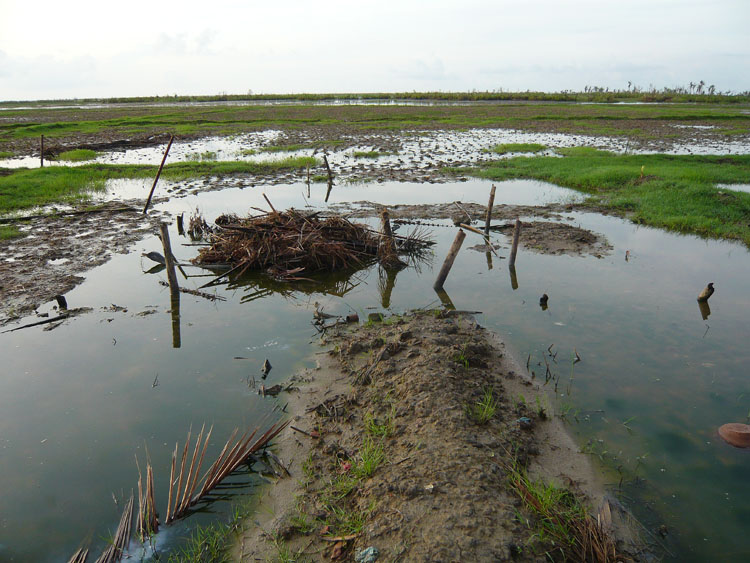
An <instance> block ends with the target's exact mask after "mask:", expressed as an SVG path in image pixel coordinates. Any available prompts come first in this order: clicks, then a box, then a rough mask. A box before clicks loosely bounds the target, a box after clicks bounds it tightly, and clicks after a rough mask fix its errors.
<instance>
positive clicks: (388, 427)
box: [365, 405, 396, 439]
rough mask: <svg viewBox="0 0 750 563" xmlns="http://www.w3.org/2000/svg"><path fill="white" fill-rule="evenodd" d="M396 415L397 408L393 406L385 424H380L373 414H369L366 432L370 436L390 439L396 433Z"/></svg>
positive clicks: (366, 419) (366, 416) (366, 418)
mask: <svg viewBox="0 0 750 563" xmlns="http://www.w3.org/2000/svg"><path fill="white" fill-rule="evenodd" d="M395 413H396V406H395V405H391V411H390V412H389V413H388V416H387V417H386V420H385V422H383V423H378V421H377V419H376V418H375V417H374V416H373V415H372V413H369V412H368V413H367V414H366V415H365V430H366V431H367V433H368V434H369V435H370V436H374V437H376V438H381V439H386V438H389V437H390V436H391V435H393V431H394V426H393V417H394V416H395Z"/></svg>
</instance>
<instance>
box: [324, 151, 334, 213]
mask: <svg viewBox="0 0 750 563" xmlns="http://www.w3.org/2000/svg"><path fill="white" fill-rule="evenodd" d="M323 162H324V163H325V165H326V170H327V171H328V191H327V192H326V203H328V196H329V195H331V190H332V189H333V172H331V166H330V165H329V164H328V155H325V154H324V155H323Z"/></svg>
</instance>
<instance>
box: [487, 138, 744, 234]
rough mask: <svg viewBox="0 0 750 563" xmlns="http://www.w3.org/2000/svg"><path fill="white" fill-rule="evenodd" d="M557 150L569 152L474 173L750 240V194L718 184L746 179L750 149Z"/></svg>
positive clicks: (668, 225)
mask: <svg viewBox="0 0 750 563" xmlns="http://www.w3.org/2000/svg"><path fill="white" fill-rule="evenodd" d="M558 152H560V153H561V154H564V155H565V156H564V158H557V157H546V156H539V157H530V158H529V157H517V158H510V159H507V160H500V161H495V162H492V163H489V164H487V165H485V166H484V167H482V168H479V169H475V170H474V173H475V174H476V175H477V176H480V177H484V178H490V179H493V180H507V179H512V178H533V179H537V180H544V181H547V182H551V183H553V184H557V185H559V186H565V187H568V188H573V189H575V190H578V191H581V192H585V193H587V194H589V195H590V197H589V198H588V199H587V200H586V204H588V205H591V206H592V207H597V208H604V209H607V210H610V211H613V212H615V213H617V214H620V215H622V216H626V217H628V218H630V219H631V220H633V221H634V222H636V223H642V224H645V225H651V226H654V227H661V228H664V229H668V230H671V231H676V232H680V233H690V234H696V235H700V236H705V237H713V238H724V239H734V240H740V241H742V242H744V243H745V244H746V245H750V221H749V220H748V219H749V218H750V194H747V193H742V192H735V191H731V190H724V189H718V188H716V187H715V186H716V184H719V183H722V184H733V183H747V178H749V177H750V155H731V156H691V155H663V154H652V155H614V154H611V153H607V152H604V151H596V150H595V149H590V148H586V147H576V148H572V149H559V150H558Z"/></svg>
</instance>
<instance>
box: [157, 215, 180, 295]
mask: <svg viewBox="0 0 750 563" xmlns="http://www.w3.org/2000/svg"><path fill="white" fill-rule="evenodd" d="M159 231H160V233H161V244H162V246H163V247H164V262H165V263H166V266H167V279H168V280H169V289H175V290H177V291H179V290H180V286H179V285H177V274H176V273H175V270H174V257H173V256H172V245H171V244H170V242H169V223H162V224H161V225H160V226H159Z"/></svg>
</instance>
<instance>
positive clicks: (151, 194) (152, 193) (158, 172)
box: [143, 135, 174, 214]
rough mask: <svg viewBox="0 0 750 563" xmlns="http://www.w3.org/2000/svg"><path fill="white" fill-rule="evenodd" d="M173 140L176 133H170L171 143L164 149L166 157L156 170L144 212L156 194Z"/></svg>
mask: <svg viewBox="0 0 750 563" xmlns="http://www.w3.org/2000/svg"><path fill="white" fill-rule="evenodd" d="M172 141H174V135H170V137H169V144H168V145H167V150H165V151H164V157H163V158H162V159H161V164H160V165H159V170H158V171H157V172H156V178H154V185H153V186H151V191H150V192H149V193H148V199H147V200H146V205H145V206H144V207H143V213H144V214H145V213H146V211H148V206H149V205H151V197H152V196H153V195H154V190H155V189H156V182H158V181H159V176H161V170H162V168H164V163H165V162H166V161H167V155H168V154H169V149H170V148H171V147H172Z"/></svg>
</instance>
